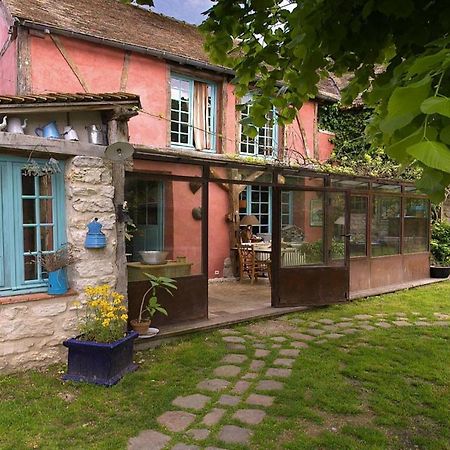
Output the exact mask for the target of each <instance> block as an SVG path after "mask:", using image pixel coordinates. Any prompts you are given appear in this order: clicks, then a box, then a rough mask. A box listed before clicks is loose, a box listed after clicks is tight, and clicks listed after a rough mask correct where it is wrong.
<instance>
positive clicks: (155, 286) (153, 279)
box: [138, 273, 177, 322]
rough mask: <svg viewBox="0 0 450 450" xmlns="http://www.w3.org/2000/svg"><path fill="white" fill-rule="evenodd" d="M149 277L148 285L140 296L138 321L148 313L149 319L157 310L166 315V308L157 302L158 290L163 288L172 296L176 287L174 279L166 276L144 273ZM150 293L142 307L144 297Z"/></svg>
mask: <svg viewBox="0 0 450 450" xmlns="http://www.w3.org/2000/svg"><path fill="white" fill-rule="evenodd" d="M144 275H145V276H146V277H147V278H148V279H149V282H150V287H149V288H148V289H147V290H146V291H145V293H144V295H143V296H142V301H141V307H140V308H139V317H138V322H143V321H145V319H144V315H148V317H149V319H152V318H153V316H154V315H155V314H156V313H157V312H159V313H161V314H164V315H165V316H167V310H166V309H165V308H164V307H163V306H162V305H161V304H160V303H159V302H158V290H160V289H163V290H165V291H166V292H168V293H169V294H170V295H172V296H173V291H175V290H176V289H177V286H176V280H174V279H172V278H168V277H157V276H155V275H152V274H150V273H144ZM149 294H150V298H149V300H148V303H147V306H146V307H145V308H144V304H145V299H146V298H147V296H148V295H149ZM145 313H147V314H145Z"/></svg>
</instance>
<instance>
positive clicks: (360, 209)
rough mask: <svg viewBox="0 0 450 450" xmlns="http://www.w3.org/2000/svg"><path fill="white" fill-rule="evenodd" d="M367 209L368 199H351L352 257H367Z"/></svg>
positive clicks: (356, 197)
mask: <svg viewBox="0 0 450 450" xmlns="http://www.w3.org/2000/svg"><path fill="white" fill-rule="evenodd" d="M367 208H368V198H367V197H359V196H352V197H351V198H350V256H366V255H367V239H366V230H367V212H368V211H367Z"/></svg>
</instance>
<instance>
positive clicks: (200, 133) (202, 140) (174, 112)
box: [170, 75, 216, 151]
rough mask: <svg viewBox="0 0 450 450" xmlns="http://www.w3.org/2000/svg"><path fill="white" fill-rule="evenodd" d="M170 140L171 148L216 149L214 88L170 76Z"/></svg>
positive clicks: (207, 84) (208, 84) (209, 85)
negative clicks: (172, 146)
mask: <svg viewBox="0 0 450 450" xmlns="http://www.w3.org/2000/svg"><path fill="white" fill-rule="evenodd" d="M170 92H171V100H170V141H171V144H172V145H174V146H182V147H192V148H195V149H196V150H206V151H214V150H215V140H216V139H215V137H216V101H215V98H216V86H215V85H214V84H212V83H207V82H203V81H198V80H194V79H191V78H186V77H183V76H180V75H172V76H171V79H170Z"/></svg>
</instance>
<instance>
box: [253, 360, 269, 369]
mask: <svg viewBox="0 0 450 450" xmlns="http://www.w3.org/2000/svg"><path fill="white" fill-rule="evenodd" d="M265 364H266V363H265V362H264V361H261V360H259V359H255V360H253V361H252V362H251V363H250V370H261V369H262V368H263V367H264V365H265Z"/></svg>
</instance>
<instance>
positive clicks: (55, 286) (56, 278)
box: [47, 268, 69, 295]
mask: <svg viewBox="0 0 450 450" xmlns="http://www.w3.org/2000/svg"><path fill="white" fill-rule="evenodd" d="M68 290H69V284H68V282H67V273H66V269H65V268H62V269H58V270H55V271H54V272H49V273H48V291H47V292H48V293H49V294H50V295H60V294H65V293H66V292H67V291H68Z"/></svg>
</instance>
